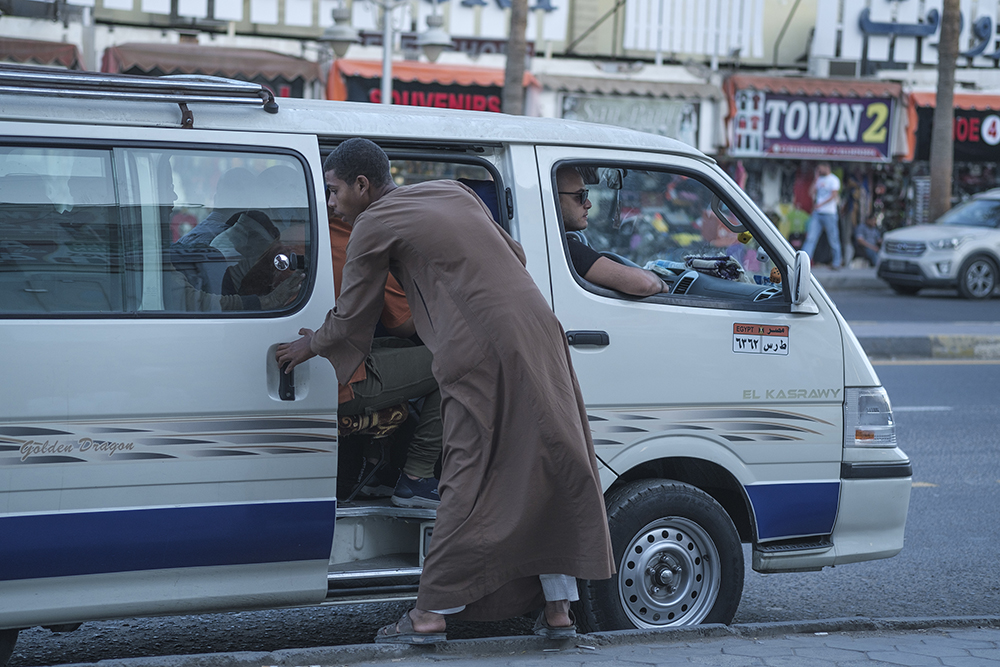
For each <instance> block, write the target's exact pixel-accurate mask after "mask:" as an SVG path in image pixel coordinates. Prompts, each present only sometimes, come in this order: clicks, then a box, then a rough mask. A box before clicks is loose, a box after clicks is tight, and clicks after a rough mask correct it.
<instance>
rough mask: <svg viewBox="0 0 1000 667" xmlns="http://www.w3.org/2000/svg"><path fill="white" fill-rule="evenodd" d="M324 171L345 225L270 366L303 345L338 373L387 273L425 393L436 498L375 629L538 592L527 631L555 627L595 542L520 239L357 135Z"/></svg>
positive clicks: (583, 458) (365, 327)
mask: <svg viewBox="0 0 1000 667" xmlns="http://www.w3.org/2000/svg"><path fill="white" fill-rule="evenodd" d="M324 170H325V178H326V182H327V185H328V187H329V188H330V199H329V205H330V206H331V207H333V208H334V209H335V210H336V212H337V213H338V214H340V215H341V216H342V217H343V218H344V219H345V220H346V221H347V222H349V223H351V224H353V225H354V229H353V231H352V234H351V241H350V245H349V246H348V249H347V264H346V266H345V267H344V284H343V287H342V288H341V292H340V299H339V300H338V301H337V305H336V308H335V309H334V310H332V311H330V313H329V314H328V315H327V318H326V321H325V322H324V323H323V326H322V327H321V328H320V329H319V330H318V331H316V332H315V333H313V332H311V331H309V330H308V329H303V330H302V331H301V332H300V333H302V334H303V337H302V338H300V339H299V340H298V341H295V342H294V343H287V344H283V345H281V346H279V348H278V353H277V356H278V361H279V365H280V364H282V363H285V362H286V361H287V362H289V366H290V367H294V365H296V364H298V363H301V362H303V361H305V360H306V359H309V358H310V357H312V356H314V355H317V354H318V355H321V356H324V357H326V358H327V359H329V360H330V362H331V363H332V364H333V366H334V368H335V369H336V371H337V377H338V378H340V380H341V382H345V381H347V380H349V379H350V377H351V375H352V374H353V373H354V370H355V369H356V368H357V367H358V365H359V364H361V363H362V361H363V360H364V358H365V357H366V356H367V354H368V351H369V348H370V346H371V341H372V334H371V332H372V330H373V329H374V326H375V322H376V320H377V319H378V317H379V314H380V313H381V311H382V298H383V291H384V286H385V281H386V277H387V276H388V274H389V273H390V272H391V273H392V275H393V276H395V278H396V279H397V280H398V281H399V283H400V284H401V285H402V287H403V290H404V292H405V293H406V296H407V300H408V301H409V304H410V310H411V311H412V313H413V321H414V324H415V326H416V330H417V333H418V334H419V335H420V338H421V339H422V340H423V341H424V343H425V344H426V345H427V347H428V348H429V349H430V350H431V352H432V353H433V355H434V363H433V367H432V370H433V374H434V377H435V378H436V379H437V381H438V384H439V386H440V389H441V415H442V420H443V422H444V438H443V440H444V443H443V462H442V473H441V479H440V486H439V489H440V495H441V505H440V506H439V507H438V510H437V520H436V523H435V526H434V538H433V540H432V541H431V545H430V551H429V553H428V555H427V558H426V560H425V562H424V568H423V574H422V575H421V578H420V588H419V592H418V597H417V604H416V609H413V610H411V611H410V612H408V613H407V614H406V615H404V616H403V618H402V619H400V621H399V622H398V623H396V624H391V625H388V626H386V627H385V628H383V629H382V630H380V631H379V637H377V638H376V640H377V641H403V642H407V643H430V642H432V641H440V640H443V639H444V630H445V625H446V622H445V615H444V614H450V613H458V614H460V616H459V617H460V618H464V619H471V620H496V619H501V618H509V617H511V616H515V615H518V614H522V613H525V612H527V611H529V610H531V609H534V608H538V607H541V606H542V602H543V599H544V600H545V607H544V610H543V611H542V613H541V614H540V615H539V619H538V622H537V623H536V631H537V632H538V633H539V634H545V635H547V636H550V637H558V636H571V633H572V632H573V620H572V618H571V616H570V613H569V603H570V601H571V600H573V599H576V597H577V596H576V586H575V582H574V581H573V579H572V578H573V577H577V578H583V579H606V578H608V577H610V576H611V575H612V573H613V572H614V565H613V557H612V551H611V541H610V537H609V535H608V525H607V517H606V515H605V511H604V499H603V496H602V494H601V487H600V481H599V478H598V472H597V460H596V457H595V455H594V446H593V442H592V440H591V437H590V429H589V427H588V423H587V415H586V411H585V408H584V404H583V398H582V396H581V394H580V388H579V385H578V384H577V381H576V376H575V374H574V373H573V368H572V365H571V362H570V357H569V347H568V345H567V342H566V336H565V333H564V332H563V330H562V327H561V326H560V324H559V322H558V321H557V320H556V318H555V315H554V314H553V313H552V310H551V309H550V308H549V306H548V304H547V303H546V302H545V299H544V298H543V297H542V295H541V293H540V292H539V290H538V288H537V287H536V285H535V283H534V281H533V280H532V279H531V276H530V275H529V274H528V272H527V271H526V270H525V268H524V264H525V256H524V252H523V250H522V249H521V246H520V245H519V244H518V243H517V242H515V241H514V240H513V239H511V238H510V236H508V235H507V234H506V233H505V232H504V231H503V230H502V229H501V228H500V227H499V225H497V224H496V223H495V222H494V221H493V219H492V217H491V215H490V213H489V211H488V209H487V208H486V207H485V205H484V204H483V203H482V201H481V200H480V199H479V198H478V197H477V196H476V195H475V194H474V193H473V192H472V190H470V189H469V188H467V187H465V186H464V185H462V184H460V183H457V182H454V181H431V182H426V183H419V184H415V185H409V186H403V187H397V186H396V185H395V183H393V181H392V178H391V176H390V174H389V161H388V158H386V156H385V154H384V153H383V152H382V150H381V149H380V148H378V146H376V145H375V144H373V143H372V142H370V141H367V140H365V139H351V140H348V141H346V142H344V143H343V144H341V145H340V146H339V147H338V148H337V149H336V150H335V151H334V152H333V153H331V154H330V156H329V157H328V158H327V160H326V163H325V164H324ZM567 582H569V584H570V585H567ZM543 587H544V589H545V590H546V592H548V593H549V594H548V595H543ZM564 633H565V634H564Z"/></svg>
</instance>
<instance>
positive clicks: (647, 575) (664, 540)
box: [618, 517, 722, 628]
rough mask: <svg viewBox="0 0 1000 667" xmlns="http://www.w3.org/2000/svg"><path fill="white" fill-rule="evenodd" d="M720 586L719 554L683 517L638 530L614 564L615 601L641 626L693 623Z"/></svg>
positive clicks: (703, 533)
mask: <svg viewBox="0 0 1000 667" xmlns="http://www.w3.org/2000/svg"><path fill="white" fill-rule="evenodd" d="M721 585H722V570H721V563H720V558H719V550H718V548H717V547H716V546H715V542H714V541H713V540H712V538H711V536H709V534H708V532H707V531H705V529H704V528H702V527H701V526H699V525H698V524H697V523H695V522H693V521H691V520H689V519H685V518H682V517H666V518H663V519H657V520H656V521H653V522H652V523H650V524H648V525H647V526H646V527H645V528H643V529H642V530H640V531H639V532H638V533H637V534H636V536H635V537H634V538H633V539H632V541H631V542H630V543H629V545H628V548H627V549H626V550H625V553H624V554H623V555H622V558H621V562H619V564H618V597H619V600H620V601H621V604H622V608H623V609H624V610H625V613H626V614H627V615H628V617H629V619H630V620H631V621H632V623H634V624H635V625H636V627H640V628H662V627H667V626H672V625H697V624H698V623H701V622H702V621H703V620H705V618H706V617H707V616H708V614H709V612H711V610H712V607H714V606H715V601H716V599H718V597H719V589H720V587H721Z"/></svg>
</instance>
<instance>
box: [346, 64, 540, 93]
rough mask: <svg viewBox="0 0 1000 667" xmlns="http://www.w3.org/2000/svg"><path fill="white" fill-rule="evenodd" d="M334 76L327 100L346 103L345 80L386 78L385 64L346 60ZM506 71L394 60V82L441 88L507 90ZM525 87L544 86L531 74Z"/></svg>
mask: <svg viewBox="0 0 1000 667" xmlns="http://www.w3.org/2000/svg"><path fill="white" fill-rule="evenodd" d="M330 74H331V76H330V78H329V79H328V83H327V99H330V100H346V99H347V88H346V85H345V83H344V78H345V77H361V78H365V79H381V78H382V61H380V60H379V61H376V60H343V59H338V60H335V61H334V63H333V67H332V69H331V72H330ZM504 75H505V74H504V71H503V70H502V69H494V68H490V67H464V66H461V65H439V64H437V63H420V62H412V61H406V60H403V61H398V62H397V61H393V63H392V78H393V80H394V81H403V82H419V83H425V84H431V83H434V84H438V85H441V86H483V87H487V86H496V87H500V88H502V87H503V81H504ZM524 86H525V87H526V88H527V87H528V86H534V87H540V86H541V84H540V83H539V82H538V79H536V78H535V77H534V75H532V74H531V72H525V73H524Z"/></svg>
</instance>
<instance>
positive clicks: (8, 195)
mask: <svg viewBox="0 0 1000 667" xmlns="http://www.w3.org/2000/svg"><path fill="white" fill-rule="evenodd" d="M112 173H113V172H112V169H111V153H110V151H103V150H75V149H56V148H28V147H8V148H0V283H2V284H0V313H4V314H32V313H120V312H122V311H123V308H124V298H125V289H124V276H125V273H124V262H123V257H124V253H123V245H122V244H123V238H122V235H121V229H120V225H119V220H118V209H117V207H116V206H115V188H114V181H113V177H112Z"/></svg>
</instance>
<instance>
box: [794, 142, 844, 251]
mask: <svg viewBox="0 0 1000 667" xmlns="http://www.w3.org/2000/svg"><path fill="white" fill-rule="evenodd" d="M809 193H810V194H811V195H812V198H813V212H812V216H811V217H810V218H809V225H808V226H807V227H806V241H805V243H804V244H803V245H802V249H803V250H805V252H806V254H807V255H809V258H810V259H812V256H813V253H814V252H815V251H816V244H817V243H819V237H820V235H821V234H822V233H823V232H824V231H826V240H827V241H828V242H829V244H830V251H831V252H832V253H833V265H832V268H834V269H839V268H840V265H841V260H842V257H841V248H840V221H839V220H838V217H837V213H838V211H837V205H838V204H839V203H840V179H839V178H837V176H836V175H835V174H833V173H831V172H830V163H829V162H820V163H818V164H817V165H816V180H815V181H813V184H812V187H810V188H809Z"/></svg>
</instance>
